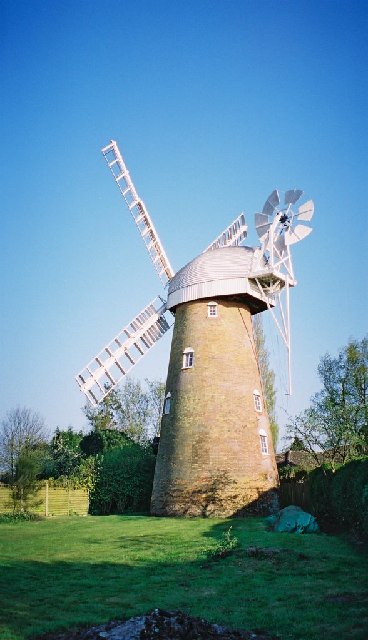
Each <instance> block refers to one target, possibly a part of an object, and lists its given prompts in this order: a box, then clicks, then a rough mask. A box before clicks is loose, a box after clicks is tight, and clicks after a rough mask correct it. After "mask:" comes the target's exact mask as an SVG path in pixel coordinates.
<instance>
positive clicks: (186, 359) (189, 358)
mask: <svg viewBox="0 0 368 640" xmlns="http://www.w3.org/2000/svg"><path fill="white" fill-rule="evenodd" d="M193 364H194V351H193V349H192V347H187V348H186V349H184V351H183V369H190V368H191V367H192V366H193Z"/></svg>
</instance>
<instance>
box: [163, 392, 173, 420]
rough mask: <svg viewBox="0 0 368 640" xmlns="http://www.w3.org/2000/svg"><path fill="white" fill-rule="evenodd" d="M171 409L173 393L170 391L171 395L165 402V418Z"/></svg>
mask: <svg viewBox="0 0 368 640" xmlns="http://www.w3.org/2000/svg"><path fill="white" fill-rule="evenodd" d="M170 408H171V393H170V391H169V393H167V394H166V396H165V400H164V411H163V414H164V416H168V415H169V413H170Z"/></svg>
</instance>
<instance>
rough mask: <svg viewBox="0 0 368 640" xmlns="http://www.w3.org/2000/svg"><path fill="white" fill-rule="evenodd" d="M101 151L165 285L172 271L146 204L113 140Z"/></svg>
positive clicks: (172, 273)
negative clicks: (138, 192) (139, 194)
mask: <svg viewBox="0 0 368 640" xmlns="http://www.w3.org/2000/svg"><path fill="white" fill-rule="evenodd" d="M102 153H103V155H104V158H105V160H106V162H107V164H108V167H109V169H110V171H111V173H112V175H113V176H114V180H115V182H116V184H117V185H118V188H119V191H120V193H121V195H122V196H123V198H124V200H125V202H126V204H127V207H128V209H129V211H130V213H131V214H132V216H133V219H134V222H135V223H136V225H137V227H138V231H139V233H140V235H141V237H142V238H143V241H144V244H145V245H146V248H147V251H148V253H149V255H150V258H151V260H152V262H153V266H154V267H155V269H156V271H157V273H158V275H159V276H160V278H161V281H162V283H163V284H164V285H166V283H167V281H168V280H170V279H171V278H172V277H173V275H174V271H173V269H172V267H171V265H170V262H169V260H168V257H167V255H166V253H165V251H164V248H163V246H162V244H161V241H160V238H159V237H158V233H157V231H156V229H155V227H154V225H153V222H152V220H151V218H150V215H149V213H148V211H147V209H146V206H145V204H144V202H143V200H141V198H140V197H139V196H138V194H137V192H136V190H135V186H134V184H133V181H132V179H131V177H130V175H129V171H128V169H127V167H126V165H125V162H124V160H123V158H122V155H121V153H120V151H119V149H118V145H117V143H116V142H115V140H111V142H110V144H108V145H107V146H106V147H104V148H103V149H102Z"/></svg>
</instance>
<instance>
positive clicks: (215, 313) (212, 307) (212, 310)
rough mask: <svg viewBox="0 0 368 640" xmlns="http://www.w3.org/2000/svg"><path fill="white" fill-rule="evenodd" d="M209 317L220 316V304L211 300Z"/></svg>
mask: <svg viewBox="0 0 368 640" xmlns="http://www.w3.org/2000/svg"><path fill="white" fill-rule="evenodd" d="M207 317H208V318H218V304H217V302H214V301H213V300H211V302H208V303H207Z"/></svg>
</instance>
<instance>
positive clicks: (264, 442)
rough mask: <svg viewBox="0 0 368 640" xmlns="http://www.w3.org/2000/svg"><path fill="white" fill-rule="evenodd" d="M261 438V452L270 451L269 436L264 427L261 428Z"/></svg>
mask: <svg viewBox="0 0 368 640" xmlns="http://www.w3.org/2000/svg"><path fill="white" fill-rule="evenodd" d="M259 439H260V444H261V452H262V453H268V438H267V433H266V432H265V430H264V429H260V430H259Z"/></svg>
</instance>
